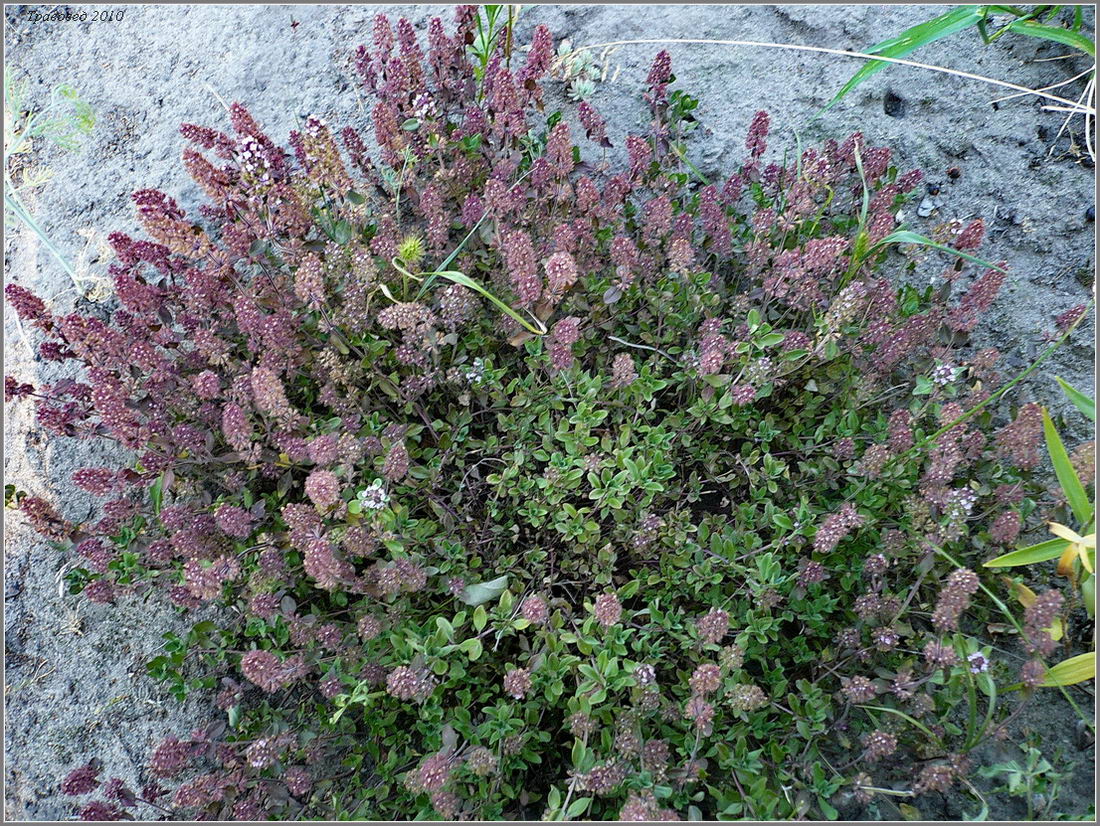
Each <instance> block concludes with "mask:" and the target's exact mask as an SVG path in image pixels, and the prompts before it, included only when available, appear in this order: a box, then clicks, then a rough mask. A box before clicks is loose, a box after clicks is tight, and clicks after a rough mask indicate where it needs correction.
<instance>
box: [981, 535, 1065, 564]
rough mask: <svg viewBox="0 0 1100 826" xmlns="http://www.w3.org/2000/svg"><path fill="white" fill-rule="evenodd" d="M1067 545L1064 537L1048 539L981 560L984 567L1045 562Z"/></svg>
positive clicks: (1057, 555)
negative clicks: (986, 560) (985, 560)
mask: <svg viewBox="0 0 1100 826" xmlns="http://www.w3.org/2000/svg"><path fill="white" fill-rule="evenodd" d="M1067 547H1069V543H1068V542H1066V540H1064V539H1048V540H1047V541H1046V542H1040V543H1039V544H1038V545H1029V546H1028V547H1026V548H1020V549H1019V550H1015V551H1011V552H1009V553H1007V554H1004V555H1003V556H999V557H997V558H996V559H991V560H989V561H988V562H983V563H982V566H983V567H985V568H1016V567H1019V566H1020V565H1034V564H1035V563H1036V562H1046V561H1047V560H1049V559H1057V558H1058V557H1060V556H1061V555H1062V554H1063V553H1064V552H1065V550H1066V548H1067Z"/></svg>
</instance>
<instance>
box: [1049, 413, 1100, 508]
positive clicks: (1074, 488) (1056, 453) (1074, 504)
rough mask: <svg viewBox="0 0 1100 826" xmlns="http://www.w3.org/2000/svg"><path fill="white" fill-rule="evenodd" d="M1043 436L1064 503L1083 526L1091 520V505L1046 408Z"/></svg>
mask: <svg viewBox="0 0 1100 826" xmlns="http://www.w3.org/2000/svg"><path fill="white" fill-rule="evenodd" d="M1043 435H1044V436H1046V440H1047V452H1049V453H1050V461H1051V462H1052V463H1053V464H1054V473H1055V475H1056V476H1057V477H1058V482H1059V484H1061V486H1062V492H1063V493H1065V495H1066V501H1067V502H1069V506H1070V508H1072V510H1073V515H1074V516H1076V517H1077V521H1078V523H1080V524H1081V525H1085V524H1087V523H1088V521H1089V520H1090V519H1092V503H1090V502H1089V497H1088V494H1087V493H1085V487H1084V485H1082V484H1081V480H1080V479H1079V478H1078V476H1077V471H1076V470H1074V469H1073V463H1072V462H1070V460H1069V455H1068V454H1067V453H1066V446H1065V445H1064V444H1062V437H1061V436H1059V435H1058V430H1057V429H1056V428H1055V427H1054V422H1052V421H1051V420H1050V414H1049V413H1047V411H1046V408H1043Z"/></svg>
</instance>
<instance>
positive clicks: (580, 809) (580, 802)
mask: <svg viewBox="0 0 1100 826" xmlns="http://www.w3.org/2000/svg"><path fill="white" fill-rule="evenodd" d="M591 802H592V798H591V797H578V798H577V799H576V800H574V801H573V802H572V803H570V804H569V809H568V810H567V811H566V812H565V816H566V818H570V819H572V818H574V817H580V816H581V814H583V813H584V810H585V809H587V808H588V805H589V804H590V803H591Z"/></svg>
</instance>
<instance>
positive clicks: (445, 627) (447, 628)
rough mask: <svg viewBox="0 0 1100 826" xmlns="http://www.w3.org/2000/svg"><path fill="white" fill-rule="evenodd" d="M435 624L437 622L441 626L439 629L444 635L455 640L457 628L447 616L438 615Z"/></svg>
mask: <svg viewBox="0 0 1100 826" xmlns="http://www.w3.org/2000/svg"><path fill="white" fill-rule="evenodd" d="M435 624H436V627H437V628H439V630H440V631H442V632H443V635H444V636H445V637H446V638H447V639H448V640H453V639H454V638H455V629H454V627H453V626H452V625H451V623H449V622H448V621H447V620H446V619H445V618H443V617H436V618H435Z"/></svg>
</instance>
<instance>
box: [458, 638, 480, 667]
mask: <svg viewBox="0 0 1100 826" xmlns="http://www.w3.org/2000/svg"><path fill="white" fill-rule="evenodd" d="M458 647H459V649H460V650H461V651H465V652H466V656H467V657H469V658H470V660H471V661H473V660H476V659H477V658H478V657H480V656H481V652H482V651H484V650H485V649H484V646H482V644H481V640H479V639H477V638H476V637H474V638H471V639H468V640H463V641H462V643H461V644H460V645H459V646H458Z"/></svg>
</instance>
